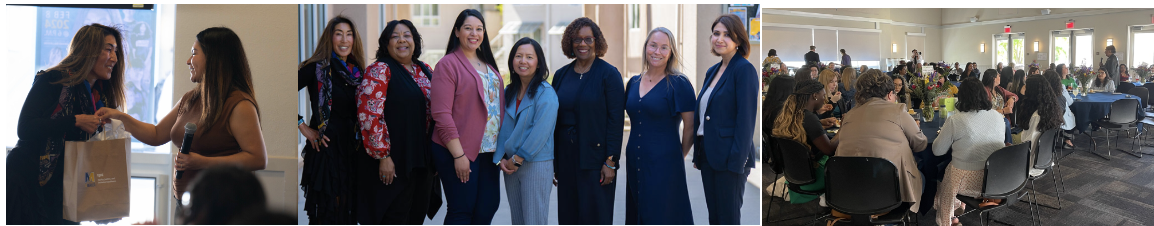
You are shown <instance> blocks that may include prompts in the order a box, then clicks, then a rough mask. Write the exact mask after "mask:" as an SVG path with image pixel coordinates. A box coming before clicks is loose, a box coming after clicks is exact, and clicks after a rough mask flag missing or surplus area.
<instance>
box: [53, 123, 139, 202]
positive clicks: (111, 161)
mask: <svg viewBox="0 0 1154 226" xmlns="http://www.w3.org/2000/svg"><path fill="white" fill-rule="evenodd" d="M104 128H105V131H104V132H101V133H98V134H97V135H95V136H93V137H92V139H89V140H88V141H67V142H64V219H66V220H70V221H75V222H80V221H94V220H106V219H113V218H121V217H127V216H128V210H129V192H130V191H129V188H130V187H131V186H130V183H131V177H130V176H129V175H130V174H129V165H128V164H129V156H130V149H129V147H131V146H130V144H129V142H130V141H129V139H128V136H129V134H128V133H126V132H124V127H123V124H120V122H119V121H114V122H113V123H111V124H106V125H105V127H104Z"/></svg>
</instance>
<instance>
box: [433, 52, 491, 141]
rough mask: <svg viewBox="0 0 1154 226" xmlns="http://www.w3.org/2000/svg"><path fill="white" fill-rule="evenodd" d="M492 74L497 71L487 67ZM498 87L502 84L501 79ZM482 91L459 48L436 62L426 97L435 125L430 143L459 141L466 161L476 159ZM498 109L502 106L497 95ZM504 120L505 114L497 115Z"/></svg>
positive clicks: (482, 112) (482, 115) (481, 133)
mask: <svg viewBox="0 0 1154 226" xmlns="http://www.w3.org/2000/svg"><path fill="white" fill-rule="evenodd" d="M490 70H493V71H494V72H496V71H497V68H492V67H490ZM499 79H501V80H502V81H501V84H505V81H504V78H499ZM484 95H485V89H484V87H483V86H482V84H481V76H480V75H478V74H477V71H476V70H474V69H473V66H472V65H470V63H469V59H468V58H465V54H464V53H462V50H461V49H457V50H456V51H453V52H452V53H450V54H449V55H445V57H443V58H441V61H438V62H437V67H436V68H435V69H433V87H432V93H431V94H430V95H429V96H430V97H429V101H430V102H431V103H430V106H429V108H430V110H431V112H432V114H433V121H436V122H437V125H436V127H435V128H434V131H433V142H435V143H437V144H440V145H441V146H446V148H447V146H448V145H447V144H448V143H449V141H450V140H453V138H459V139H460V141H461V147H462V148H463V149H464V151H465V156H466V157H467V158H469V161H475V160H476V159H477V154H478V151H480V149H481V137H482V136H484V133H485V121H486V117H487V116H488V111H487V110H486V109H485V102H484V100H482V99H481V97H482V96H484ZM501 96H502V97H501V107H502V108H504V106H505V98H504V93H503V92H502V93H501ZM501 118H505V112H503V111H502V112H501ZM454 157H455V156H454Z"/></svg>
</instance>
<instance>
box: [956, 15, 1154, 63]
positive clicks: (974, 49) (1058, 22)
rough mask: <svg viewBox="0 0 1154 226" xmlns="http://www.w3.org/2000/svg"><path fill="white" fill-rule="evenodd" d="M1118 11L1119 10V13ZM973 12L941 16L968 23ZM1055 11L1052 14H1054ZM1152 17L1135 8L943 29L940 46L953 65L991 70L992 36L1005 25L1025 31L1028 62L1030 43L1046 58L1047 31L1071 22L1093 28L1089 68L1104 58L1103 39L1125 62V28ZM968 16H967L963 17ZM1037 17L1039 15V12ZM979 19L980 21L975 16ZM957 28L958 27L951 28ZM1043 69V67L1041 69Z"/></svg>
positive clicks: (1048, 41) (1048, 32) (1048, 34)
mask: <svg viewBox="0 0 1154 226" xmlns="http://www.w3.org/2000/svg"><path fill="white" fill-rule="evenodd" d="M1034 11H1036V10H1034V9H1028V10H1018V11H1015V12H1034ZM1086 11H1093V10H1083V11H1078V12H1086ZM1120 11H1121V10H1120ZM974 12H975V11H974V10H972V9H946V10H945V14H944V16H943V17H947V16H948V17H964V18H966V20H965V22H969V19H968V18H969V17H970V16H973V14H972V13H974ZM1057 12H1058V10H1057V9H1055V10H1054V13H1051V15H1055V14H1057ZM991 13H993V12H989V11H986V12H985V13H982V14H979V15H989V14H991ZM1151 14H1154V9H1139V10H1132V11H1130V10H1126V12H1115V13H1109V14H1099V15H1090V16H1070V17H1057V18H1052V19H1042V20H1032V21H1024V22H1006V23H998V24H987V25H978V26H966V27H959V28H945V29H943V37H942V41H943V43H948V44H946V45H945V46H943V48H942V49H943V52H945V53H946V54H947V55H946V56H947V57H946V59H945V60H946V61H949V62H954V61H959V62H971V61H973V62H978V64H979V67H980V68H991V67H992V65H991V64H992V61H993V56H992V54H990V52H991V51H993V49H992V45H993V43H992V42H993V34H999V33H1002V32H1003V31H1002V28H1003V26H1005V25H1010V26H1012V30H1013V32H1025V33H1026V37H1025V46H1026V53H1028V54H1029V55H1026V56H1025V58H1026V62H1032V61H1033V60H1034V59H1037V55H1036V54H1037V53H1035V52H1034V50H1033V43H1034V42H1035V41H1037V42H1039V50H1038V51H1039V52H1046V53H1047V55H1049V54H1048V53H1049V49H1050V48H1051V47H1050V42H1051V40H1050V31H1051V30H1064V29H1066V27H1065V22H1066V21H1067V20H1069V19H1074V20H1075V23H1074V28H1076V29H1083V28H1093V29H1094V46H1093V49H1094V51H1095V54H1094V56H1093V58H1092V59H1094V63H1093V65H1095V66H1096V65H1098V61H1099V58H1104V57H1105V53H1104V51H1105V49H1106V39H1114V47H1115V48H1116V49H1117V50H1118V52H1119V57H1120V58H1119V59H1121V60H1123V62H1125V60H1126V59H1122V58H1121V57H1124V55H1122V54H1123V53H1125V52H1128V51H1129V46H1127V40H1128V39H1129V37H1128V33H1127V29H1128V26H1130V25H1146V24H1150V22H1151V19H1150V15H1151ZM966 15H970V16H966ZM1039 15H1040V12H1039ZM979 18H982V17H981V16H979ZM983 20H985V19H979V21H978V23H982V21H983ZM954 26H960V25H954ZM982 43H985V44H986V52H985V53H982V52H979V51H978V47H979V45H980V44H982ZM1050 59H1052V56H1050V57H1046V58H1045V59H1043V60H1038V65H1048V64H1049V63H1050ZM1043 68H1045V67H1043Z"/></svg>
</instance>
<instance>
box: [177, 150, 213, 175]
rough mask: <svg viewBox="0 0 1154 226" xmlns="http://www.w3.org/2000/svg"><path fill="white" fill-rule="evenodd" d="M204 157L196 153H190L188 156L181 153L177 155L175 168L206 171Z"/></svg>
mask: <svg viewBox="0 0 1154 226" xmlns="http://www.w3.org/2000/svg"><path fill="white" fill-rule="evenodd" d="M203 160H204V156H203V155H200V154H198V153H196V152H189V153H188V154H184V153H180V154H177V155H176V165H174V166H173V167H175V168H176V170H178V171H180V170H199V169H204V168H206V166H205V165H204V164H205V163H204V161H203Z"/></svg>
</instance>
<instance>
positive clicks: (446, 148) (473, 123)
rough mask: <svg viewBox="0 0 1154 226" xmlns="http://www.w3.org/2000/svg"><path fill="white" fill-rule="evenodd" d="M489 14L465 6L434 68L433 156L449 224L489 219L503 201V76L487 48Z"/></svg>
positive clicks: (432, 102)
mask: <svg viewBox="0 0 1154 226" xmlns="http://www.w3.org/2000/svg"><path fill="white" fill-rule="evenodd" d="M485 28H486V23H485V17H484V16H483V15H481V12H480V11H477V10H475V9H466V10H463V11H461V13H459V14H457V19H456V20H455V21H454V22H453V30H452V33H451V34H450V38H449V44H448V46H447V47H446V48H445V49H446V51H445V52H446V53H448V54H447V55H445V57H444V58H441V61H438V62H437V67H436V68H437V70H435V71H433V85H432V86H433V89H432V94H431V95H430V98H429V99H430V101H431V106H430V109H431V111H432V114H433V121H435V122H436V126H435V127H434V128H435V130H434V132H433V143H434V144H432V155H433V162H434V165H435V166H436V168H437V173H438V175H439V177H440V178H441V185H442V187H443V188H444V194H445V199H446V200H447V201H448V204H449V205H448V211H449V213H448V214H446V215H445V224H489V223H491V222H492V221H493V214H496V213H497V207H498V206H500V205H501V203H500V198H501V193H500V191H498V189H499V188H500V185H499V184H498V183H499V181H500V180H501V179H500V175H501V174H500V171H499V169H498V166H497V165H496V164H489V162H490V160H493V159H494V158H498V159H499V158H500V157H497V156H496V155H495V154H494V152H497V146H498V144H497V135H498V133H499V132H500V127H501V118H502V117H504V113H505V112H504V111H502V110H501V108H502V106H505V102H504V101H505V99H503V98H501V95H502V93H503V92H504V91H503V88H504V87H502V85H503V84H504V80H503V79H502V78H501V73H500V72H499V71H497V61H496V60H495V59H494V58H493V51H492V49H490V47H489V35H488V32H486V31H485Z"/></svg>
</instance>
